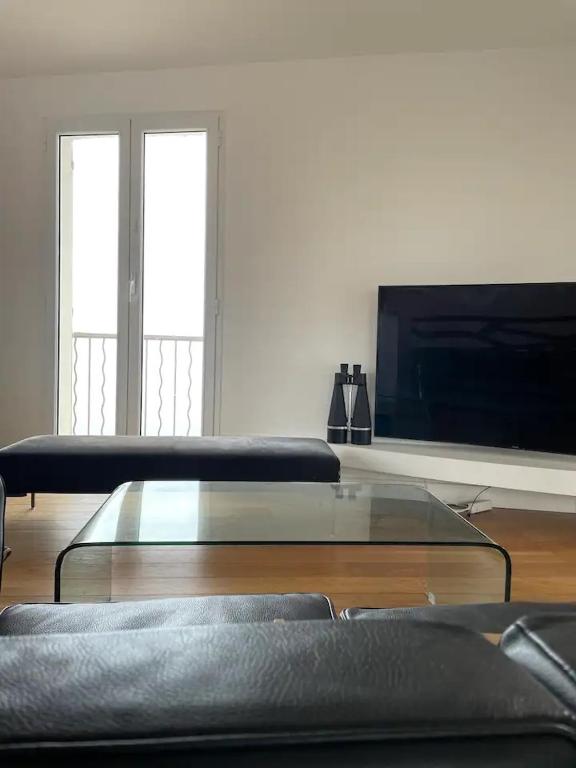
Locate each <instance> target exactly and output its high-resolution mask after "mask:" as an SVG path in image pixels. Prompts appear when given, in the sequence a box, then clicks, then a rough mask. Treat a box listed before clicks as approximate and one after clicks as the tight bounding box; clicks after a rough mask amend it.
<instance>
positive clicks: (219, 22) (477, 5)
mask: <svg viewBox="0 0 576 768" xmlns="http://www.w3.org/2000/svg"><path fill="white" fill-rule="evenodd" d="M571 44H576V0H0V77H22V76H26V75H47V74H66V73H75V72H101V71H118V70H126V69H160V68H167V67H187V66H194V65H198V64H231V63H240V62H251V61H282V60H287V59H303V58H324V57H331V56H353V55H364V54H376V53H399V52H416V51H451V50H483V49H488V48H512V47H533V46H562V45H571Z"/></svg>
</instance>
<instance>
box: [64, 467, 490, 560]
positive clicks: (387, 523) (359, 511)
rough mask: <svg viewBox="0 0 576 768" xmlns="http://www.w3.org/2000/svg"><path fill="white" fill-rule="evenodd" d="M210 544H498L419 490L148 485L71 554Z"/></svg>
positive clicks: (99, 516)
mask: <svg viewBox="0 0 576 768" xmlns="http://www.w3.org/2000/svg"><path fill="white" fill-rule="evenodd" d="M211 543H214V544H215V543H222V544H224V543H225V544H234V543H243V544H246V543H253V544H260V543H275V544H282V543H286V544H291V543H292V544H293V543H340V544H345V543H354V544H358V543H367V544H378V543H399V544H400V543H406V544H412V543H414V544H415V543H421V544H434V543H438V544H463V545H466V544H469V545H477V546H482V545H484V546H497V545H495V544H494V542H492V541H491V539H489V538H488V537H487V536H485V535H484V534H483V533H482V532H481V531H479V530H478V529H477V528H475V527H474V526H473V525H471V524H470V523H469V522H467V521H466V520H465V519H463V518H462V517H461V516H460V515H459V514H457V513H456V512H454V511H453V510H452V509H450V507H448V506H446V504H444V503H443V502H441V501H440V500H439V499H437V498H436V497H435V496H433V495H432V494H431V493H429V492H428V491H427V490H426V489H425V488H422V487H419V486H415V485H390V484H376V483H375V484H371V483H365V484H358V483H341V484H329V483H250V482H209V481H145V482H132V483H126V484H124V485H121V486H120V487H119V488H117V490H116V491H115V492H114V493H113V494H112V495H111V496H110V498H109V499H108V500H107V501H106V502H105V503H104V504H103V506H102V507H101V508H100V509H99V510H98V512H97V513H96V514H95V515H94V517H93V518H92V519H91V520H90V521H89V522H88V524H87V525H86V526H85V527H84V528H83V529H82V530H81V531H80V532H79V533H78V535H77V536H76V537H75V538H74V539H73V541H72V542H71V544H70V546H69V547H68V548H67V549H70V548H73V547H79V546H90V545H93V546H94V545H102V544H110V545H127V546H129V545H131V544H132V545H135V544H170V545H174V544H211Z"/></svg>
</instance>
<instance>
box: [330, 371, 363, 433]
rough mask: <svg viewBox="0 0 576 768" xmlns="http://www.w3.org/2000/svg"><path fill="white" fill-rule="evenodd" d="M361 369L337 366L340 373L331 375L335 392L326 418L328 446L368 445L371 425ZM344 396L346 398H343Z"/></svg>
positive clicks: (333, 391)
mask: <svg viewBox="0 0 576 768" xmlns="http://www.w3.org/2000/svg"><path fill="white" fill-rule="evenodd" d="M361 367H362V366H360V365H353V366H352V373H348V363H341V364H340V372H339V373H335V374H334V389H333V390H332V401H331V403H330V413H329V415H328V442H329V443H340V444H342V443H347V442H348V432H349V431H350V442H351V443H353V444H354V445H370V443H371V442H372V421H371V419H370V403H369V402H368V390H367V389H366V374H365V373H361ZM345 395H346V396H345Z"/></svg>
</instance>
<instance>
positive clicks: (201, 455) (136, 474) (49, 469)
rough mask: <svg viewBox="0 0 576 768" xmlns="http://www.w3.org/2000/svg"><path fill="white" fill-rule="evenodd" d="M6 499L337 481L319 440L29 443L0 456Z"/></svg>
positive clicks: (332, 460) (49, 438)
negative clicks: (167, 486)
mask: <svg viewBox="0 0 576 768" xmlns="http://www.w3.org/2000/svg"><path fill="white" fill-rule="evenodd" d="M0 475H2V476H3V477H4V481H5V483H6V491H7V493H8V495H9V496H17V495H24V494H26V493H111V492H112V491H113V490H114V489H115V488H117V487H118V486H119V485H121V484H122V483H126V482H129V481H131V480H244V481H254V482H262V481H272V482H281V481H285V482H327V483H333V482H338V480H339V479H340V462H339V461H338V458H337V457H336V455H335V454H334V453H333V451H332V450H331V449H330V448H329V446H328V445H327V443H325V442H324V441H323V440H316V439H312V438H290V437H123V436H118V437H92V436H91V437H79V436H72V437H67V436H62V435H46V436H42V437H29V438H27V439H26V440H21V441H20V442H18V443H14V444H13V445H9V446H7V447H6V448H3V449H1V450H0Z"/></svg>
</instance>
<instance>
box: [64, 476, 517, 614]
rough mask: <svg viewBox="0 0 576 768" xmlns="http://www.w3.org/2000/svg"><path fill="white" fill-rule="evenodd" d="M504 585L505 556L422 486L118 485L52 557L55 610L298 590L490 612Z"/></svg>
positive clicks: (339, 599)
mask: <svg viewBox="0 0 576 768" xmlns="http://www.w3.org/2000/svg"><path fill="white" fill-rule="evenodd" d="M287 545H292V546H287ZM366 545H372V546H366ZM387 545H388V546H387ZM271 548H272V549H271ZM264 550H265V551H266V554H265V553H264ZM408 550H409V551H408ZM510 574H511V565H510V558H509V556H508V553H507V552H506V550H504V549H503V548H502V547H500V546H499V545H498V544H496V543H495V542H493V541H492V540H491V539H489V538H488V537H487V536H485V535H484V534H483V533H482V532H481V531H479V530H478V529H477V528H475V527H474V526H473V525H471V524H470V523H469V522H467V520H465V519H463V518H462V517H461V516H460V515H458V514H457V513H456V512H455V511H454V510H452V509H451V508H450V507H448V506H447V505H446V504H444V503H443V502H442V501H440V500H439V499H437V498H436V497H435V496H433V495H432V494H431V493H429V492H428V491H427V490H426V489H425V488H423V487H420V486H416V485H395V484H389V483H385V484H378V483H374V484H370V483H366V484H362V483H341V484H328V483H247V482H246V483H245V482H208V481H178V482H177V481H146V482H132V483H126V484H125V485H122V486H120V487H119V488H118V489H117V490H116V491H114V493H113V494H112V495H111V496H110V497H109V499H107V500H106V502H105V503H104V504H103V505H102V507H100V509H99V510H98V511H97V512H96V514H95V515H94V517H93V518H92V519H91V520H90V521H89V522H88V524H87V525H86V526H85V527H84V528H83V529H82V530H81V531H80V532H79V533H78V534H77V536H75V538H74V539H73V540H72V541H71V543H70V544H69V545H68V546H67V547H66V548H65V549H64V550H63V551H62V552H60V554H59V555H58V558H57V561H56V566H55V599H56V600H57V601H59V600H63V601H66V602H85V601H87V600H88V601H100V600H112V599H126V598H128V597H129V598H130V599H132V598H133V597H134V596H139V597H145V596H147V597H158V596H167V595H168V596H174V595H176V594H180V595H183V594H186V595H191V594H221V593H231V594H251V593H255V592H261V591H266V592H270V591H273V592H291V591H300V592H324V593H325V594H328V595H329V596H330V597H332V598H333V600H334V601H335V604H336V605H337V607H338V606H339V607H346V606H348V605H352V604H356V605H368V606H372V607H382V606H387V605H390V599H395V600H399V599H400V600H404V598H403V597H399V593H402V594H406V598H405V599H406V600H416V601H419V600H422V599H424V600H425V601H427V602H434V603H449V602H452V603H454V602H460V603H462V602H477V603H478V602H492V601H498V602H499V601H501V600H508V599H509V598H510ZM392 595H394V597H393V598H392ZM351 600H352V601H353V602H350V601H351ZM404 604H406V603H404ZM407 604H414V603H410V602H408V603H407ZM416 604H419V602H416Z"/></svg>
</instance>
